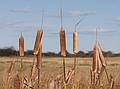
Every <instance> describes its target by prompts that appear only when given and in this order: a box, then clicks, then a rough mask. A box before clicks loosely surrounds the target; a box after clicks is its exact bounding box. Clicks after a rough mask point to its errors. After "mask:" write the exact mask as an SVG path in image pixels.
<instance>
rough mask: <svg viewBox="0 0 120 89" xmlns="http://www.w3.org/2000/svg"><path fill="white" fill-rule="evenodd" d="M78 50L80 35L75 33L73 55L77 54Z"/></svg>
mask: <svg viewBox="0 0 120 89" xmlns="http://www.w3.org/2000/svg"><path fill="white" fill-rule="evenodd" d="M77 49H78V33H77V32H74V33H73V53H75V54H76V53H77Z"/></svg>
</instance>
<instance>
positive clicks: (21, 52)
mask: <svg viewBox="0 0 120 89" xmlns="http://www.w3.org/2000/svg"><path fill="white" fill-rule="evenodd" d="M19 55H20V57H23V56H24V37H23V35H22V33H21V37H20V38H19Z"/></svg>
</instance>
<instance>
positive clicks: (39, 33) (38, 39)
mask: <svg viewBox="0 0 120 89" xmlns="http://www.w3.org/2000/svg"><path fill="white" fill-rule="evenodd" d="M42 35H43V30H42V29H41V30H38V31H37V36H36V41H35V45H34V54H35V55H37V54H38V52H39V49H40V44H41V40H42Z"/></svg>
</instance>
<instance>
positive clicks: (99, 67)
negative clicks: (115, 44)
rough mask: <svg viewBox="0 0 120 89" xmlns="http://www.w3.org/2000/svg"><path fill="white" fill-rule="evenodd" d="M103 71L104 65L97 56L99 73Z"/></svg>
mask: <svg viewBox="0 0 120 89" xmlns="http://www.w3.org/2000/svg"><path fill="white" fill-rule="evenodd" d="M101 69H102V64H101V61H100V57H99V55H97V73H100V72H101Z"/></svg>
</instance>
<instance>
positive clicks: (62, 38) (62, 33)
mask: <svg viewBox="0 0 120 89" xmlns="http://www.w3.org/2000/svg"><path fill="white" fill-rule="evenodd" d="M60 50H61V56H66V37H65V30H64V29H63V27H61V30H60Z"/></svg>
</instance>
